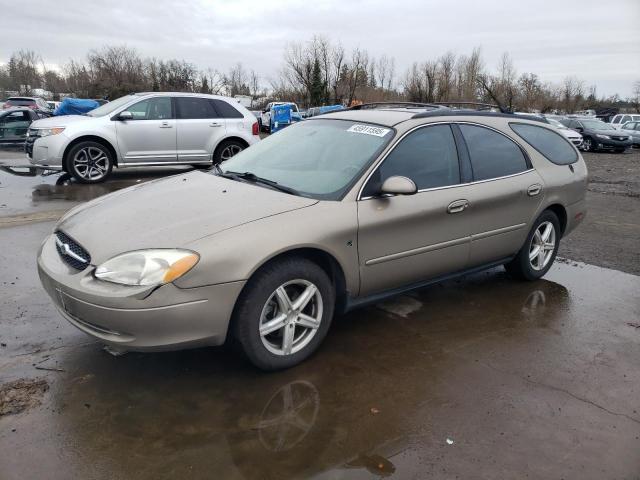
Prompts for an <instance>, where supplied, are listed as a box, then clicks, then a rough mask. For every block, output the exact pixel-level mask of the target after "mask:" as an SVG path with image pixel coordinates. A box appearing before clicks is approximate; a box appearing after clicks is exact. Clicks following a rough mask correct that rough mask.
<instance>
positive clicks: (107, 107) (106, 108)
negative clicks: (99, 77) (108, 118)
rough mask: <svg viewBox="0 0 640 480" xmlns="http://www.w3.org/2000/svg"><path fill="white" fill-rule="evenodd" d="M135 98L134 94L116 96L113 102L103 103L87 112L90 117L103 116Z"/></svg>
mask: <svg viewBox="0 0 640 480" xmlns="http://www.w3.org/2000/svg"><path fill="white" fill-rule="evenodd" d="M134 98H136V96H135V95H125V96H124V97H120V98H117V99H116V100H114V101H113V102H109V103H105V104H104V105H102V106H101V107H98V108H96V109H94V110H91V111H90V112H88V113H87V115H89V116H90V117H104V116H105V115H109V114H110V113H111V112H113V111H114V110H117V109H118V108H120V107H121V106H123V105H124V104H126V103H127V102H130V101H131V100H133V99H134Z"/></svg>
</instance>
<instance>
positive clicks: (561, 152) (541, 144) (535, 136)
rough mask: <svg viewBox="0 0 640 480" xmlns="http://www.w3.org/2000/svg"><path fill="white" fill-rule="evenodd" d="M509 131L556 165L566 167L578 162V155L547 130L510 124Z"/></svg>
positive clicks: (556, 135) (567, 144) (565, 142)
mask: <svg viewBox="0 0 640 480" xmlns="http://www.w3.org/2000/svg"><path fill="white" fill-rule="evenodd" d="M509 126H510V127H511V129H512V130H513V131H514V132H516V133H517V134H518V135H519V136H520V137H522V138H523V139H524V141H525V142H527V143H528V144H529V145H531V146H532V147H533V148H535V149H536V150H537V151H538V152H540V153H541V154H542V155H544V156H545V157H546V158H547V159H548V160H549V161H551V162H553V163H556V164H558V165H568V164H570V163H573V162H575V161H577V160H578V154H577V153H576V151H575V150H574V149H573V147H572V146H571V145H569V142H567V141H566V140H565V139H564V137H562V136H560V134H558V133H556V132H553V131H551V130H549V129H548V128H544V127H539V126H537V125H528V124H524V123H510V124H509Z"/></svg>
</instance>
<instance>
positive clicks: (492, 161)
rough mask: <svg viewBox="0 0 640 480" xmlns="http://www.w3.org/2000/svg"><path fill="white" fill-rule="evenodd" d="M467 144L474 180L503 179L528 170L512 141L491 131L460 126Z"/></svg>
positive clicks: (472, 126)
mask: <svg viewBox="0 0 640 480" xmlns="http://www.w3.org/2000/svg"><path fill="white" fill-rule="evenodd" d="M460 130H461V131H462V135H463V136H464V139H465V141H466V142H467V147H468V149H469V157H470V158H471V167H472V168H473V178H474V180H487V179H490V178H498V177H504V176H506V175H513V174H515V173H520V172H524V171H525V170H527V169H528V167H527V160H526V159H525V157H524V154H523V153H522V150H520V147H518V145H516V144H515V143H514V142H513V141H512V140H510V139H509V138H507V137H506V136H505V135H502V134H500V133H498V132H494V131H493V130H489V129H488V128H484V127H477V126H475V125H460Z"/></svg>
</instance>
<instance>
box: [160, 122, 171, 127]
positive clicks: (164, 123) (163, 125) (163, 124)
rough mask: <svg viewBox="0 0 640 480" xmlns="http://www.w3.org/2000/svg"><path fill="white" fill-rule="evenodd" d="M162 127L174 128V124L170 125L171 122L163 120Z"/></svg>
mask: <svg viewBox="0 0 640 480" xmlns="http://www.w3.org/2000/svg"><path fill="white" fill-rule="evenodd" d="M160 128H173V125H169V122H162V123H161V124H160Z"/></svg>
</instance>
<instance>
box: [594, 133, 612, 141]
mask: <svg viewBox="0 0 640 480" xmlns="http://www.w3.org/2000/svg"><path fill="white" fill-rule="evenodd" d="M596 137H598V138H606V139H607V140H611V137H610V136H609V135H600V134H599V133H596Z"/></svg>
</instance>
